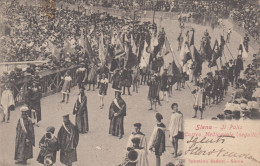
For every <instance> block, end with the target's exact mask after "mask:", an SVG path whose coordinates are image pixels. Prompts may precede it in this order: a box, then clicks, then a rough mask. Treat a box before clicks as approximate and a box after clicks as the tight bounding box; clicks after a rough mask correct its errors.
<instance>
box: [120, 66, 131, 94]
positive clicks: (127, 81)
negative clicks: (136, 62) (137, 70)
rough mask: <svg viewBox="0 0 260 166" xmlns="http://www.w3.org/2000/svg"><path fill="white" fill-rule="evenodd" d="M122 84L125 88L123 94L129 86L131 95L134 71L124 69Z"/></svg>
mask: <svg viewBox="0 0 260 166" xmlns="http://www.w3.org/2000/svg"><path fill="white" fill-rule="evenodd" d="M122 84H123V86H124V88H123V95H125V88H126V87H127V90H128V95H130V96H131V93H130V87H131V84H132V71H131V70H130V69H124V70H123V73H122Z"/></svg>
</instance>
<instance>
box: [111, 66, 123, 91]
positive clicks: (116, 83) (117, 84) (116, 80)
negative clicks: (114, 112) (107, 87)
mask: <svg viewBox="0 0 260 166" xmlns="http://www.w3.org/2000/svg"><path fill="white" fill-rule="evenodd" d="M112 80H113V83H112V89H113V90H115V96H116V92H117V91H120V90H121V84H122V83H121V82H122V76H121V72H120V70H118V69H116V70H115V74H114V75H113V77H112Z"/></svg>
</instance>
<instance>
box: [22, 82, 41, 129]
mask: <svg viewBox="0 0 260 166" xmlns="http://www.w3.org/2000/svg"><path fill="white" fill-rule="evenodd" d="M41 97H42V93H41V87H40V86H39V82H38V81H36V80H34V81H33V83H32V86H29V87H28V92H27V94H26V97H25V103H26V104H27V106H28V107H29V117H30V118H32V122H33V124H36V126H37V127H39V125H38V122H39V121H40V120H41Z"/></svg>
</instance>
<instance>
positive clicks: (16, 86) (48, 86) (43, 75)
mask: <svg viewBox="0 0 260 166" xmlns="http://www.w3.org/2000/svg"><path fill="white" fill-rule="evenodd" d="M77 68H78V66H72V67H69V68H61V69H57V70H46V71H42V72H40V73H39V76H40V85H41V88H42V96H43V97H45V96H49V95H51V94H54V93H57V92H60V91H61V88H62V85H63V80H62V78H61V77H62V76H64V74H65V73H66V72H67V71H70V75H71V77H72V86H75V85H76V70H77ZM31 80H32V76H25V77H24V78H23V79H21V80H19V81H17V82H15V83H13V84H12V91H13V95H14V98H15V103H16V105H22V104H24V102H25V95H26V93H27V88H28V83H29V82H30V81H31Z"/></svg>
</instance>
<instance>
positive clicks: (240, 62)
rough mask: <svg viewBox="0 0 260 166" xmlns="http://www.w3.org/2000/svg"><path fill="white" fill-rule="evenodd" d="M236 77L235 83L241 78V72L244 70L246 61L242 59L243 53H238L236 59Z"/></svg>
mask: <svg viewBox="0 0 260 166" xmlns="http://www.w3.org/2000/svg"><path fill="white" fill-rule="evenodd" d="M234 65H235V66H234V79H235V83H237V80H238V79H239V78H240V72H241V70H244V62H243V59H242V55H238V56H237V59H235V61H234Z"/></svg>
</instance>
